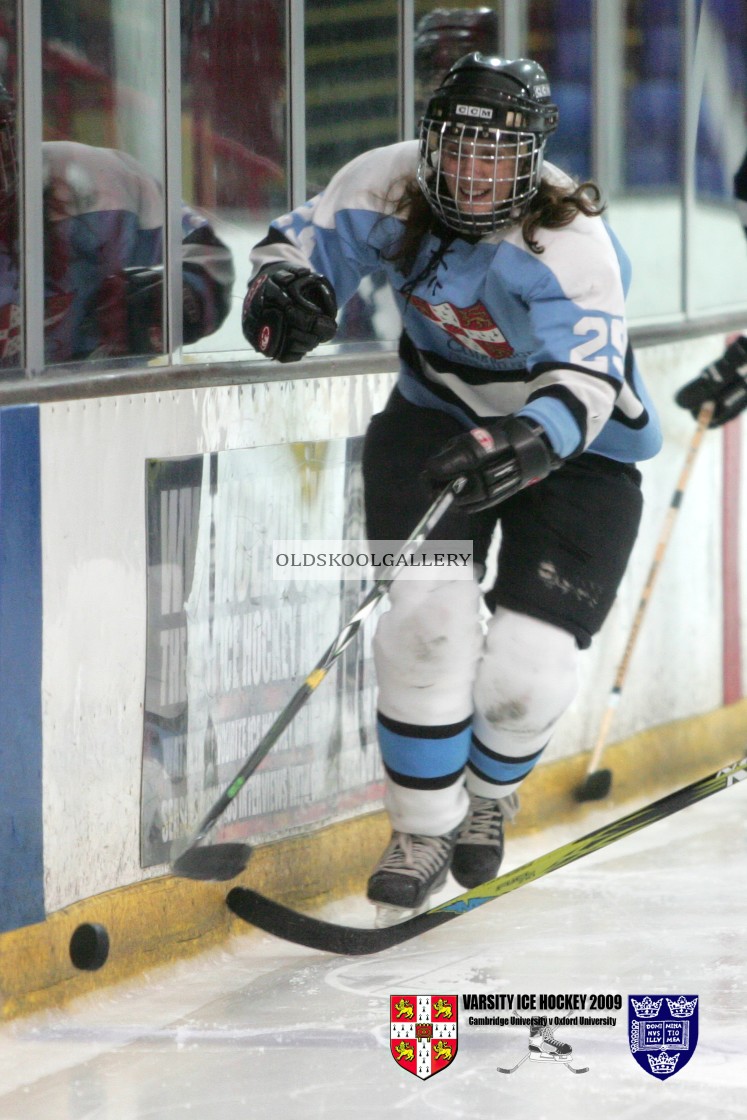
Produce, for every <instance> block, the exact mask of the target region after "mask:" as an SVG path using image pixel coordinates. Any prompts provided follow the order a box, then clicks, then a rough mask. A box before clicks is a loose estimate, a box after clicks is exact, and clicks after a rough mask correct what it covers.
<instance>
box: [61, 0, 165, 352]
mask: <svg viewBox="0 0 747 1120" xmlns="http://www.w3.org/2000/svg"><path fill="white" fill-rule="evenodd" d="M42 19H43V23H42V32H43V36H44V43H43V62H44V77H43V110H44V151H43V160H44V216H43V218H44V252H45V268H46V272H45V308H46V313H45V332H44V336H45V358H46V362H47V363H49V364H52V363H59V362H80V361H96V362H97V363H98V364H101V362H103V361H107V360H115V359H127V360H128V361H132V362H135V361H137V362H138V363H142V362H143V361H148V360H152V359H153V358H154V357H156V356H157V355H160V354H162V353H163V314H162V306H163V275H162V262H163V223H164V205H163V181H164V151H165V139H164V128H163V120H164V96H163V65H164V63H163V33H162V24H163V13H162V6H161V4H160V3H154V2H153V0H102V2H101V3H98V4H90V3H87V2H86V0H64V3H62V2H59V0H43V2H42Z"/></svg>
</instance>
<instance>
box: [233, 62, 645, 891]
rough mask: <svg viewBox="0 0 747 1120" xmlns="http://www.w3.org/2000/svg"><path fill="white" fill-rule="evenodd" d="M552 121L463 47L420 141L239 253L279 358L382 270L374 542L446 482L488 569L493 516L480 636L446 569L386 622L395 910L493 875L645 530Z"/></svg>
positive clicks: (618, 290)
mask: <svg viewBox="0 0 747 1120" xmlns="http://www.w3.org/2000/svg"><path fill="white" fill-rule="evenodd" d="M556 125H557V110H556V107H555V105H554V104H553V102H552V100H551V95H550V87H549V83H548V79H547V76H546V75H545V73H544V71H543V70H542V68H541V67H540V66H539V65H538V64H537V63H535V62H533V61H531V60H525V59H519V60H516V61H507V60H505V59H503V58H498V57H493V56H486V55H482V54H480V53H473V54H470V55H468V56H465V57H464V58H462V59H460V60H459V61H458V62H457V63H455V65H454V66H453V67H452V68H451V70H450V71H449V73H448V75H447V76H446V78H445V79H444V81H443V83H442V85H441V86H440V87H439V88H438V89H437V90H436V92H435V93H434V94H433V96H432V97H431V99H430V101H429V103H428V106H427V110H426V113H425V116H424V118H423V120H422V123H421V128H420V139H419V141H413V142H409V141H405V142H403V143H399V144H394V145H392V146H390V147H387V148H382V149H378V150H376V151H373V152H370V153H368V154H365V155H362V156H360V157H359V158H357V159H355V160H353V161H352V162H351V163H350V164H348V165H347V166H345V167H344V168H343V169H342V170H341V171H340V172H338V174H337V175H336V176H334V178H333V179H332V181H331V182H330V184H329V186H328V188H327V189H326V190H325V191H324V192H323V193H322V194H320V195H319V196H317V197H316V198H314V199H312V200H311V201H310V202H308V203H307V204H305V205H304V206H301V207H299V208H298V209H297V210H295V211H293V212H292V213H290V214H287V215H285V216H284V217H281V218H279V219H277V220H276V221H274V222H273V223H272V225H271V228H270V232H269V234H268V235H267V237H266V238H265V239H264V240H263V241H261V242H260V243H259V244H258V245H257V246H256V247H255V249H254V251H253V254H252V258H253V264H254V269H255V272H254V275H253V279H252V280H251V281H250V284H249V289H248V292H247V296H246V299H245V304H244V311H243V328H244V333H245V335H246V337H247V339H248V340H249V341H250V343H251V344H252V345H253V346H254V347H255V348H256V349H258V350H259V351H260V352H261V353H264V354H266V355H267V356H269V357H272V358H275V359H276V360H278V361H281V362H285V361H294V360H296V359H298V358H300V357H301V356H302V355H303V354H305V353H307V352H308V351H310V350H312V349H313V348H314V347H315V346H316V345H317V344H318V343H320V342H325V341H327V340H329V339H331V338H332V337H333V335H334V330H335V310H336V307H337V304H338V302H339V303H343V302H344V301H345V300H347V299H348V298H349V297H350V296H351V294H352V293H353V292H354V291H355V288H356V285H357V284H358V282H359V280H360V278H361V277H362V276H364V275H365V274H367V273H368V272H369V271H371V270H372V269H375V268H384V269H385V270H386V273H387V276H388V279H389V283H390V284H391V287H392V289H393V291H394V294H395V297H396V299H397V302H398V305H399V308H400V310H401V313H402V318H403V331H402V336H401V341H400V347H399V354H400V373H399V379H398V382H397V386H396V388H395V389H394V391H393V392H392V394H391V397H390V399H389V402H388V404H387V406H386V408H385V410H384V411H383V412H382V413H380V414H378V415H376V416H374V417H373V419H372V421H371V423H370V425H369V428H368V432H367V435H366V439H365V445H364V453H363V472H364V482H365V504H366V519H367V530H368V536H369V539H371V540H403V539H404V538H405V537H407V536H408V535H409V533H410V531H411V529H412V527H413V526H414V525H415V524H416V523H417V521H418V519H419V518H420V517H421V515H422V513H423V512H424V510H425V509H426V507H427V506H428V504H429V503H430V501H431V500H432V496H433V491H434V488H435V489H436V490H438V489H440V488H443V487H445V486H446V485H447V484H448V483H449V482H450V481H451V480H454V479H457V478H461V477H464V478H466V479H467V485H466V486H465V487H464V489H463V490H462V491H461V493H460V494H459V495H458V497H457V498H456V500H455V504H454V505H453V506H452V507H451V509H450V510H449V511H448V513H447V514H446V516H445V517H444V518H443V519H442V520H441V522H440V523H439V526H438V528H437V530H436V532H435V534H434V536H436V537H438V538H439V539H442V540H444V539H465V538H467V539H472V541H473V543H474V555H475V559H476V561H477V562H478V564H480V565H482V564H484V562H485V558H486V554H487V550H488V547H489V544H490V540H491V537H492V536H493V534H494V531H495V529H496V526H497V524H498V523H499V522H500V525H501V543H500V552H499V557H498V573H497V578H496V579H495V581H494V583H493V584H492V586H490V587H488V588H487V589H486V601H487V604H488V606H489V608H490V611H491V612H492V613H491V617H490V620H489V622H488V623H487V629H486V633H483V630H482V628H481V624H480V616H479V601H480V588H479V587H478V585H477V584H476V583H475V584H472V583H468V582H467V583H466V582H464V581H457V580H441V581H434V582H432V583H429V584H425V583H420V582H414V581H397V582H395V583H394V584H393V586H392V588H391V592H390V610H389V611H388V612H387V613H385V614H384V615H383V616H382V618H381V620H380V622H379V625H378V628H377V633H376V637H375V642H374V655H375V661H376V669H377V677H378V686H379V697H378V731H379V739H380V745H381V750H382V754H383V760H384V765H385V771H386V794H385V804H386V808H387V809H388V812H389V815H390V818H391V823H392V830H393V832H392V838H391V842H390V844H389V845H388V847H387V849H386V851H385V853H384V855H383V856H382V858H381V861H380V863H379V865H378V866H377V868H376V869H375V870H374V873H373V874H372V876H371V878H370V880H369V883H368V897H369V898H370V899H371V900H372V901H373V902H375V903H377V904H379V905H382V906H390V907H393V908H397V909H398V913H401V912H402V911H403V910H417V909H419V908H422V907H423V906H424V905H426V904H427V900H428V897H429V895H430V894H431V892H432V891H433V890H434V889H435V888H436V887H437V886H440V885H441V884H442V883H443V882H444V879H445V877H446V874H447V871H448V869H449V868H451V870H452V872H453V874H454V876H455V877H456V879H457V881H458V882H459V883H460V884H461V885H462V886H465V887H472V886H475V885H476V884H478V883H480V882H483V881H485V880H487V879H489V878H491V877H493V876H495V875H496V874H497V871H498V868H499V866H500V862H501V858H502V854H503V814H502V805H503V804H505V802H506V799H508V798H510V796H511V795H512V794H513V792H514V791H515V790H516V789H517V787H518V786H519V784H520V783H521V782H522V781H523V779H524V778H525V777H526V776H527V775H528V774H529V773H530V771H531V770H532V769H533V767H534V766H535V765H536V763H537V761H538V760H539V758H540V757H541V755H542V752H543V751H544V749H545V747H546V745H547V743H548V741H549V739H550V736H551V734H552V731H553V728H554V727H555V725H556V723H557V721H558V719H559V718H560V716H561V715H562V713H563V712H564V711H565V710H566V708H567V707H568V705H569V703H570V702H571V699H572V698H573V696H574V693H575V689H576V671H577V660H578V651H579V649H585V648H586V647H588V646H589V645H590V643H591V640H592V637H593V635H594V634H595V633H596V632H597V630H598V629H599V627H600V626H601V624H602V622H603V620H604V618H605V616H606V614H607V612H608V610H609V608H610V606H611V604H612V602H613V599H614V597H615V593H616V589H617V587H618V584H619V582H620V579H621V577H622V575H623V572H624V571H625V567H626V564H627V561H628V557H629V554H630V550H631V548H632V546H633V543H634V540H635V537H636V533H637V529H638V523H639V518H640V511H641V493H640V475H639V473H638V471H637V470H636V467H635V465H634V464H635V461H636V460H639V459H644V458H648V457H649V456H651V455H654V454H655V453H656V451H657V450H658V448H659V445H660V438H661V437H660V433H659V428H658V423H657V420H656V417H655V414H654V412H653V409H652V406H651V404H650V402H649V399H648V396H647V394H646V391H645V389H644V387H643V385H642V384H641V380H640V377H639V374H638V371H637V368H636V364H635V360H634V358H633V354H632V352H631V349H630V347H629V345H628V340H627V330H626V324H625V317H624V298H625V291H626V288H627V285H628V277H629V268H628V263H627V259H626V258H625V256H624V254H623V252H622V250H621V249H620V247H619V245H618V244H617V242H616V240H615V238H614V236H613V234H612V233H611V232H610V230H609V229H608V228H607V226H606V224H605V223H604V221H603V220H602V218H601V217H600V209H601V208H600V206H599V205H598V197H599V196H598V192H596V191H595V189H594V188H593V187H591V186H589V187H587V188H586V189H582V188H581V187H579V186H578V185H577V184H575V183H574V182H572V181H571V180H570V179H568V178H567V177H566V176H564V175H563V174H562V173H560V172H559V171H557V169H555V168H553V167H551V166H549V165H543V149H544V146H545V141H546V139H547V137H548V136H549V135H550V133H551V132H552V131H553V130H554V129H555V127H556ZM530 484H534V485H530ZM508 491H510V493H511V495H512V496H510V497H508V499H507V500H505V499H506V494H507V492H508Z"/></svg>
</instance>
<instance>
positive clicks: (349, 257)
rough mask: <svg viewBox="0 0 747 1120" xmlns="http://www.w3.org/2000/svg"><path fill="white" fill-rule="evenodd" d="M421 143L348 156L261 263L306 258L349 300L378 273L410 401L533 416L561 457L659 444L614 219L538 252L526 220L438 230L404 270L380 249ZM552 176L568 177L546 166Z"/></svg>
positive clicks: (637, 454) (285, 220) (640, 453)
mask: <svg viewBox="0 0 747 1120" xmlns="http://www.w3.org/2000/svg"><path fill="white" fill-rule="evenodd" d="M417 151H418V147H417V142H416V141H405V142H404V143H400V144H393V145H391V146H389V147H386V148H379V149H375V150H374V151H371V152H367V153H366V154H365V155H362V156H359V157H358V158H357V159H355V160H353V161H352V162H351V163H349V164H347V165H346V166H345V167H343V168H342V170H341V171H339V172H338V173H337V175H335V176H334V178H333V179H332V180H331V182H330V184H329V186H328V187H327V188H326V189H325V190H324V191H323V192H322V193H321V194H319V195H317V196H316V197H315V198H313V199H311V200H310V201H309V202H307V203H305V204H304V205H303V206H300V207H298V208H297V209H296V210H294V211H292V212H291V213H290V214H286V215H284V216H283V217H281V218H278V219H277V220H276V221H274V222H273V223H272V228H271V233H270V235H269V237H268V238H266V239H265V241H263V242H261V243H260V244H259V245H258V246H256V247H255V249H254V250H253V252H252V263H253V265H254V266H255V271H256V270H257V269H259V268H261V267H262V266H264V265H266V264H268V263H270V262H275V261H286V262H290V263H294V264H298V265H303V266H305V267H310V268H312V269H313V270H314V271H316V272H320V273H322V274H323V275H324V276H326V277H327V279H328V280H329V281H330V283H331V284H332V286H333V287H334V289H335V292H336V294H337V298H338V302H339V303H341V304H342V303H344V302H345V301H346V300H347V299H349V298H350V296H351V295H352V294H353V293H354V292H355V290H356V288H357V287H358V284H359V282H360V280H361V278H362V277H363V276H365V275H367V274H369V273H372V272H375V271H379V270H383V271H384V272H385V273H386V276H387V279H388V281H389V283H390V284H391V286H392V289H393V291H394V294H395V298H396V300H397V304H398V307H399V310H400V312H401V315H402V322H403V335H402V340H401V343H400V376H399V380H398V387H399V388H400V390H401V392H402V393H403V395H404V396H405V397H407V399H408V400H410V401H412V402H413V403H415V404H419V405H423V406H426V407H430V408H438V409H442V410H444V411H446V412H449V413H451V414H452V415H454V416H456V417H457V418H459V419H460V420H462V421H463V422H464V424H465V425H466V426H468V427H472V426H473V425H474V424H475V423H486V422H489V421H490V420H491V419H495V418H497V417H500V416H506V415H508V414H517V415H519V416H526V417H530V418H532V419H534V420H536V421H537V422H538V423H540V424H541V425H542V427H543V428H544V430H545V432H546V433H547V435H548V437H549V439H550V441H551V443H552V445H553V448H554V450H555V451H556V452H557V454H558V455H559V456H561V457H562V458H567V457H569V456H572V455H576V454H579V453H580V452H582V451H584V450H589V451H592V452H595V453H597V454H600V455H605V456H607V457H609V458H611V459H617V460H621V461H623V462H635V461H637V460H641V459H647V458H650V457H651V456H653V455H655V454H656V452H657V451H658V450H659V447H660V445H661V433H660V429H659V424H658V420H657V417H656V413H655V410H654V408H653V406H652V404H651V401H650V400H649V397H648V394H647V392H646V389H645V387H644V385H643V383H642V380H641V377H640V375H639V372H638V369H637V367H636V363H635V359H634V356H633V352H632V350H631V349H630V346H629V344H628V332H627V326H626V321H625V309H624V304H625V295H626V292H627V289H628V286H629V281H630V266H629V262H628V259H627V257H626V255H625V253H624V252H623V250H622V249H621V247H620V245H619V244H618V242H617V240H616V239H615V237H614V235H613V233H612V232H611V230H610V229H609V227H608V225H607V223H606V222H605V221H604V220H603V219H602V218H598V217H596V218H589V217H586V216H585V215H583V214H579V215H578V216H577V217H576V218H574V220H573V221H572V222H571V224H570V225H568V226H566V227H565V228H563V229H555V230H549V229H539V230H538V231H537V234H536V238H537V241H538V242H539V243H540V244H541V245H542V246H543V248H544V252H543V253H542V254H541V255H537V254H536V253H533V252H532V251H531V250H530V249H529V247H528V246H527V245H526V243H525V242H524V240H523V237H522V234H521V230H520V228H518V227H512V228H511V229H510V230H509V231H508V232H506V231H500V232H498V233H495V234H492V235H490V236H488V237H485V238H483V239H482V240H480V241H478V242H476V243H472V242H470V241H467V240H465V239H463V238H460V237H456V238H454V240H452V241H451V242H450V243H447V245H446V248H445V250H444V244H443V242H442V241H441V239H439V238H438V237H437V236H436V235H434V234H430V235H428V236H426V237H425V238H424V239H423V244H422V245H421V248H420V252H419V255H418V258H417V260H416V261H415V264H414V266H413V268H412V271H411V274H410V276H404V275H402V273H401V272H400V271H398V268H397V266H396V265H395V264H394V263H393V262H391V261H389V260H387V259H386V258H387V255H388V254H391V251H392V248H393V246H395V245H396V244H397V242H398V241H399V239H400V237H401V233H402V229H403V223H402V219H401V217H399V216H395V215H394V210H395V208H396V203H397V201H398V199H399V198H401V192H402V188H403V186H404V183H405V182H406V180H407V179H408V178H409V179H412V177H413V176H414V172H415V167H416V163H417ZM544 174H545V176H546V177H550V178H563V177H564V176H563V173H562V172H560V171H558V170H557V169H556V168H553V167H552V166H551V165H547V164H546V165H545V171H544ZM439 250H444V251H442V252H441V253H439ZM431 261H434V262H437V263H435V266H434V267H432V268H429V267H428V263H429V262H431Z"/></svg>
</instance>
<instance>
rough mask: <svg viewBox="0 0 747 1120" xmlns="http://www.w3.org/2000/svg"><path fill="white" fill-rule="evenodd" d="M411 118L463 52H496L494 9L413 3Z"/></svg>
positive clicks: (421, 1)
mask: <svg viewBox="0 0 747 1120" xmlns="http://www.w3.org/2000/svg"><path fill="white" fill-rule="evenodd" d="M415 15H416V21H415V38H414V44H413V47H414V53H415V120H416V121H418V120H419V119H420V117H421V116H422V115H423V111H424V109H425V106H426V104H427V102H428V98H429V97H430V95H431V93H432V92H433V90H434V89H435V88H436V86H438V85H439V84H440V83H441V81H442V79H443V78H444V77H445V75H446V74H447V72H448V71H449V70H450V69H451V67H452V66H453V65H454V63H455V62H456V61H457V60H458V59H460V58H462V56H463V55H465V54H471V53H472V51H481V52H482V53H483V54H500V53H501V50H500V46H499V27H498V12H497V11H496V10H495V9H494V8H488V7H485V6H484V5H480V6H474V7H469V6H465V7H452V8H448V7H444V6H442V5H440V4H438V3H435V4H434V3H432V2H431V3H427V2H425V3H424V2H423V0H420V2H419V3H416V5H415Z"/></svg>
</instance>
